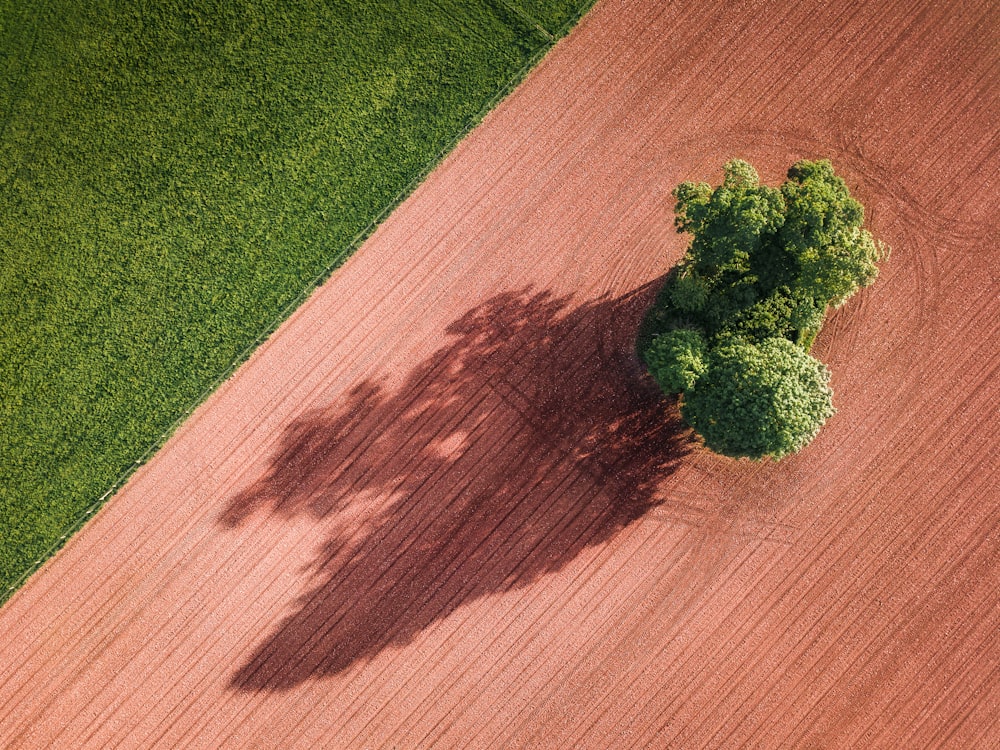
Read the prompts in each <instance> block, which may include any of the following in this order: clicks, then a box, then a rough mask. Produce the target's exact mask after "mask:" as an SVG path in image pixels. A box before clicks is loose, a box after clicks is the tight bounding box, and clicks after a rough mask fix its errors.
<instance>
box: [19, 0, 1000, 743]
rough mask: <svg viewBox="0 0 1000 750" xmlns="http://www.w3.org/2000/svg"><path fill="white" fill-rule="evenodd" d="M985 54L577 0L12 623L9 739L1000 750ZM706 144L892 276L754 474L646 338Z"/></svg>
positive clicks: (685, 8)
mask: <svg viewBox="0 0 1000 750" xmlns="http://www.w3.org/2000/svg"><path fill="white" fill-rule="evenodd" d="M528 5H530V4H528ZM557 20H558V19H557ZM997 28H1000V14H998V10H997V6H996V4H995V3H990V2H985V1H983V0H969V2H961V1H959V2H952V3H948V4H934V3H929V2H928V3H924V4H919V5H917V6H915V5H914V4H913V3H910V2H905V3H904V2H886V3H862V2H856V3H851V2H835V3H814V2H808V3H800V4H789V3H778V2H774V3H755V4H753V5H752V6H750V5H743V4H736V3H731V2H721V1H720V2H708V3H704V4H701V5H700V6H698V8H697V10H696V11H692V9H691V7H690V5H689V4H673V3H664V2H659V1H658V0H634V1H629V0H625V1H624V2H619V0H608V1H607V2H603V3H598V5H597V6H596V7H595V8H594V9H593V10H592V11H591V12H590V14H588V15H587V16H586V17H585V18H584V19H583V21H582V22H581V23H580V25H579V26H577V27H576V28H575V29H574V31H573V32H572V33H571V34H570V35H569V36H568V37H567V38H566V39H564V40H563V41H561V42H559V43H558V44H557V45H556V46H555V48H554V49H553V51H552V52H551V53H550V54H549V55H548V56H547V57H546V58H545V59H544V60H543V62H542V63H541V64H540V66H539V67H538V68H537V69H536V70H535V71H534V72H533V73H532V74H531V75H530V76H529V77H528V78H527V80H526V81H525V83H524V84H523V85H522V86H521V87H520V88H519V89H518V90H517V91H516V92H515V93H514V94H513V95H512V96H511V97H509V98H508V99H507V100H505V101H504V102H503V103H502V104H501V105H500V106H499V108H498V109H496V110H495V111H494V112H493V113H492V114H491V115H489V116H488V117H487V118H486V120H485V121H484V122H483V123H482V124H481V125H480V126H479V127H478V128H477V129H476V130H475V131H473V132H472V133H471V134H470V136H469V137H468V138H467V139H466V140H464V141H463V142H462V143H461V144H460V145H459V146H458V148H457V149H456V150H455V151H454V152H453V153H452V154H451V155H450V156H449V157H448V158H447V159H446V160H445V161H444V162H443V163H442V164H441V166H440V167H439V168H438V169H436V170H435V171H434V172H432V173H431V175H430V176H429V177H428V179H427V180H426V181H425V182H424V183H423V184H422V185H421V186H420V187H419V188H418V189H417V190H416V191H415V192H414V193H413V195H412V196H411V197H410V198H409V199H408V200H406V201H405V202H404V203H403V204H402V205H401V206H400V207H399V208H398V209H397V210H396V211H395V212H394V213H393V214H392V215H391V216H390V217H389V219H388V220H387V221H386V222H385V223H383V224H382V225H381V226H380V227H379V229H378V230H377V231H376V232H375V234H374V235H373V236H372V237H371V238H370V239H369V240H368V241H367V242H366V243H365V245H364V246H363V247H362V248H361V249H360V251H359V252H358V253H357V254H355V255H354V256H353V257H352V258H351V259H350V260H349V261H348V262H347V263H346V264H345V266H344V267H343V268H341V269H340V270H339V271H338V272H337V273H336V274H335V275H334V276H333V277H332V278H331V279H330V280H329V281H328V282H327V283H326V284H325V285H324V286H322V287H321V288H320V289H319V290H318V291H317V292H316V293H315V294H314V295H313V296H312V297H311V298H310V299H309V300H308V301H307V302H306V304H305V305H303V306H302V307H301V308H299V310H298V311H297V312H295V313H294V314H293V315H292V316H291V317H290V318H289V320H288V321H287V322H286V323H285V324H284V325H283V326H282V327H281V328H280V329H279V330H278V332H277V333H276V334H275V335H274V336H272V337H271V338H270V339H269V340H268V341H267V342H266V343H265V344H264V345H263V346H262V347H261V348H260V349H258V350H257V352H256V353H255V354H254V355H253V356H252V357H251V358H250V360H249V361H248V362H247V363H246V364H245V365H243V366H242V367H241V368H240V369H239V371H238V372H237V373H236V374H235V376H234V377H232V378H231V379H230V380H229V381H227V382H226V383H225V384H224V385H223V386H222V387H221V388H220V389H219V390H218V391H217V392H216V393H215V394H214V395H213V396H211V397H210V398H209V399H208V400H207V401H206V402H205V403H204V404H203V405H202V406H201V407H200V408H199V409H198V410H196V411H195V413H194V414H193V415H192V417H191V418H190V419H189V420H188V421H187V422H186V423H185V424H184V425H183V427H182V428H181V429H180V430H178V432H177V433H176V434H175V435H174V436H173V437H172V438H171V439H170V440H169V442H168V443H167V445H166V446H165V447H164V448H163V449H162V451H161V452H160V453H159V454H158V455H157V456H156V457H155V458H154V459H153V460H152V461H151V462H150V463H149V464H147V465H145V466H144V467H142V468H141V469H140V470H139V471H138V472H137V473H136V474H135V475H134V477H133V478H132V480H131V481H130V482H129V484H128V485H127V486H126V487H125V488H124V489H123V490H122V491H121V492H120V493H119V494H118V495H117V496H116V497H115V498H114V499H113V501H111V502H110V503H109V504H108V505H107V506H106V507H105V508H104V509H103V510H102V511H101V512H100V513H99V514H98V515H97V517H96V518H95V519H94V520H93V521H92V522H91V523H90V524H88V525H87V526H86V527H85V528H84V529H83V531H82V532H80V533H79V534H78V535H77V536H76V537H74V538H73V539H72V540H71V541H70V542H69V544H68V545H67V546H66V547H65V548H64V549H63V550H62V551H61V552H60V553H59V554H58V555H57V556H56V557H55V558H53V559H52V560H51V561H50V562H49V563H48V564H46V566H45V567H44V568H43V569H42V570H41V571H40V572H39V573H38V574H36V575H35V576H34V577H33V578H32V579H31V580H30V581H29V582H28V584H27V585H26V586H25V587H24V588H23V589H21V590H20V591H19V592H18V593H17V594H16V595H15V596H14V597H13V598H12V599H11V600H10V601H9V602H7V604H6V605H5V606H4V607H3V609H2V610H0V664H2V665H3V669H2V673H0V746H3V747H12V748H46V747H85V748H111V747H122V748H133V747H134V748H185V747H190V748H222V747H226V748H230V747H231V748H250V747H259V748H275V747H280V748H336V749H337V750H343V749H346V748H430V747H435V748H437V747H463V748H515V747H525V748H625V747H649V748H667V747H676V748H685V749H687V748H728V747H734V748H735V747H803V748H805V747H809V748H814V747H824V748H825V747H843V748H857V747H865V748H883V747H884V748H900V747H906V748H931V747H935V748H936V747H954V748H973V747H975V748H978V747H983V748H987V747H997V746H1000V723H998V720H997V717H998V716H1000V640H998V638H997V633H998V632H1000V597H998V595H997V583H998V580H1000V493H998V490H997V477H998V469H1000V466H998V463H1000V461H998V452H1000V449H998V445H997V441H996V435H997V434H998V433H1000V373H998V369H1000V355H998V352H1000V300H998V287H1000V277H998V270H997V269H998V268H1000V257H998V251H997V248H998V246H1000V245H998V240H1000V237H998V235H997V227H998V226H1000V212H998V208H997V202H996V196H995V180H996V165H997V163H1000V133H998V129H997V123H998V122H1000V88H998V84H997V81H998V80H1000V45H998V44H997V37H996V32H995V29H997ZM732 157H741V158H744V159H747V160H748V161H750V162H751V163H753V164H755V165H756V166H758V168H759V169H760V170H761V172H762V176H763V177H764V179H765V180H766V181H768V182H769V183H771V184H775V183H777V182H778V181H779V179H780V178H781V177H782V175H783V173H784V170H785V169H787V167H788V166H789V164H791V162H793V161H795V160H797V159H800V158H822V157H828V158H830V159H832V161H833V163H834V166H835V167H836V169H837V171H838V173H839V174H842V175H844V176H845V178H846V180H847V182H848V184H849V185H850V187H851V190H852V192H853V193H854V194H855V195H857V196H858V197H859V199H860V200H861V201H862V202H863V203H864V204H865V205H866V206H867V207H868V219H869V224H870V227H871V229H872V231H873V233H874V234H875V235H876V236H877V237H880V238H882V239H884V240H885V241H886V242H887V243H888V244H889V245H891V246H892V248H893V253H892V255H891V257H890V258H889V260H887V261H886V262H885V264H884V266H883V270H882V274H881V276H880V278H879V280H878V281H877V282H876V283H875V285H874V286H873V287H872V288H870V289H868V290H865V291H864V292H862V293H861V294H860V295H859V296H858V297H857V298H855V299H854V300H852V302H851V304H849V305H848V306H846V307H845V308H843V309H841V310H838V311H836V312H835V313H834V314H833V315H832V317H831V319H830V320H829V322H828V324H827V325H826V327H825V328H824V330H823V332H822V334H821V336H820V338H819V339H818V341H817V344H816V347H815V349H814V351H815V352H816V353H817V355H818V356H819V357H820V358H821V359H823V360H824V361H825V362H827V363H829V364H830V367H831V369H832V371H833V378H834V380H833V386H834V390H835V393H836V397H835V403H836V406H837V408H838V413H837V414H836V415H835V416H834V417H833V418H832V419H831V420H830V422H829V423H828V424H827V426H826V427H825V428H824V430H823V431H822V432H821V434H820V435H819V437H818V438H817V439H816V441H815V442H814V443H813V444H812V445H810V446H809V447H808V448H807V449H806V450H805V451H803V452H802V453H801V454H798V455H796V456H792V457H790V458H788V459H786V460H784V461H782V462H781V463H780V464H774V463H763V464H753V463H748V462H735V461H730V460H727V459H721V458H718V457H715V456H713V455H711V454H709V453H707V452H705V451H704V450H702V449H700V448H699V447H698V446H697V445H695V444H694V443H693V442H692V440H691V436H690V434H689V433H688V432H687V431H685V430H683V429H682V428H681V426H680V424H679V422H678V421H677V417H676V414H675V413H674V410H673V407H672V406H671V405H669V404H665V403H663V402H662V401H661V400H660V399H658V398H657V394H656V391H655V387H654V386H653V384H652V383H651V382H650V381H649V379H648V378H646V377H645V376H644V375H643V374H642V370H641V368H640V367H639V364H638V362H637V361H636V358H635V355H634V351H633V340H634V335H635V333H636V329H637V327H638V324H639V321H640V319H641V317H642V314H643V312H644V310H645V308H646V307H647V306H648V305H649V304H650V302H651V301H652V299H653V297H654V296H655V294H656V292H657V289H658V288H659V283H660V280H661V279H662V274H663V273H664V272H665V270H666V269H667V268H669V267H670V266H671V265H672V264H673V263H674V262H675V261H676V260H677V258H678V257H679V256H680V254H681V253H682V251H683V246H682V242H683V238H681V237H680V236H678V235H676V234H675V233H674V231H673V228H672V226H671V219H672V213H671V199H670V191H671V189H672V188H673V186H674V185H676V184H677V183H678V182H680V181H681V180H684V179H701V180H707V181H713V180H717V178H718V176H719V174H720V168H721V165H722V164H723V162H725V161H726V160H727V159H729V158H732Z"/></svg>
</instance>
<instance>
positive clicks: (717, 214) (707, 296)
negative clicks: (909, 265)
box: [641, 159, 887, 459]
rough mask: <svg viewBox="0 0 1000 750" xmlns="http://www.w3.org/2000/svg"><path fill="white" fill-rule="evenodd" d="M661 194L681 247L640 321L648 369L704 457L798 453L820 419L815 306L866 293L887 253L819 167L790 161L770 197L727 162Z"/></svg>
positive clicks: (745, 168) (824, 399)
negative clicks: (717, 179)
mask: <svg viewBox="0 0 1000 750" xmlns="http://www.w3.org/2000/svg"><path fill="white" fill-rule="evenodd" d="M674 198H675V199H676V201H677V202H676V205H675V207H674V209H675V212H676V219H675V224H676V226H677V230H678V231H679V232H686V233H688V234H690V235H691V244H690V246H689V247H688V250H687V252H686V253H685V255H684V258H683V259H682V260H681V262H680V263H679V264H678V266H677V268H676V269H675V272H674V273H672V274H670V275H669V277H668V280H667V282H666V284H665V285H664V289H663V291H662V292H661V293H660V295H659V297H658V298H657V301H656V303H655V305H654V306H653V309H652V310H651V311H650V313H649V314H648V315H647V318H646V321H645V322H644V324H643V328H642V332H641V341H642V344H641V348H642V355H643V358H644V359H645V361H646V364H647V365H648V367H649V372H650V374H651V375H652V376H653V378H654V379H655V380H656V382H657V383H658V384H659V386H660V388H661V389H662V390H663V391H664V392H666V393H669V394H680V395H681V414H682V415H683V416H684V418H685V419H686V420H687V421H688V423H689V424H690V425H691V426H692V427H694V429H695V430H696V431H697V432H698V433H699V434H700V435H701V436H702V438H703V439H704V441H705V445H707V446H708V447H709V448H711V449H712V450H715V451H717V452H719V453H723V454H725V455H727V456H748V457H750V458H755V459H760V458H763V457H764V456H772V457H774V458H781V457H782V456H785V455H788V454H789V453H792V452H794V451H797V450H799V449H800V448H802V447H804V446H805V445H806V444H808V443H809V441H811V440H812V439H813V437H814V436H815V435H816V433H817V431H818V430H819V428H820V426H821V425H822V424H823V423H824V421H825V420H826V419H827V418H828V417H829V416H830V415H831V414H832V413H833V406H832V393H831V391H830V387H829V373H828V372H827V370H826V368H825V367H824V366H823V364H822V363H820V362H818V361H817V360H815V359H813V358H812V357H810V356H809V354H808V352H809V349H810V348H811V347H812V344H813V341H814V340H815V338H816V336H817V334H818V333H819V331H820V328H821V327H822V325H823V320H824V318H825V317H826V311H827V308H828V307H829V306H831V305H834V306H837V305H841V304H843V303H844V301H845V300H847V299H848V298H849V297H850V296H851V295H852V294H854V293H855V292H856V291H857V290H858V289H860V288H861V287H863V286H867V285H868V284H871V283H872V281H874V279H875V276H876V275H877V273H878V267H877V265H876V264H877V262H878V261H879V260H880V259H881V258H882V257H884V255H885V253H886V252H887V250H886V248H884V246H882V245H881V244H880V243H878V242H876V241H875V240H874V239H873V238H872V236H871V234H870V233H869V232H868V231H866V230H865V229H864V228H863V227H862V223H863V222H864V209H863V208H862V206H861V204H860V203H858V201H856V200H855V199H854V198H852V197H851V195H850V191H849V190H848V189H847V184H846V183H845V182H844V181H843V180H842V179H841V178H840V177H838V176H837V175H836V174H834V172H833V167H832V165H831V164H830V162H829V161H827V160H820V161H799V162H796V163H795V164H794V165H792V167H791V169H789V170H788V179H787V180H786V181H785V182H784V184H782V186H781V188H780V189H777V188H771V187H767V186H765V185H761V184H760V179H759V177H758V175H757V172H756V171H755V170H754V168H753V167H752V166H750V165H749V164H747V163H746V162H745V161H741V160H739V159H734V160H732V161H730V162H728V163H727V164H726V165H725V167H724V168H723V180H722V184H721V185H719V186H718V187H715V188H713V187H712V186H711V185H709V184H707V183H704V182H682V183H681V184H680V185H678V186H677V188H676V190H674Z"/></svg>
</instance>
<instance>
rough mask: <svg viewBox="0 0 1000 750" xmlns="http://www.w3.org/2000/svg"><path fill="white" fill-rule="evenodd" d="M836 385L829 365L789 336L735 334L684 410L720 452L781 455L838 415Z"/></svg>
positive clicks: (715, 355) (711, 359)
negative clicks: (753, 339) (756, 339)
mask: <svg viewBox="0 0 1000 750" xmlns="http://www.w3.org/2000/svg"><path fill="white" fill-rule="evenodd" d="M668 335H669V334H668ZM829 382H830V373H829V371H828V370H827V369H826V366H825V365H824V364H823V363H822V362H820V361H819V360H817V359H815V358H814V357H811V356H809V355H808V354H806V352H804V351H803V350H802V349H801V348H800V347H799V346H797V345H796V344H793V343H792V342H790V341H788V339H782V338H770V339H765V340H764V341H763V342H761V343H760V344H751V343H749V342H748V341H746V340H745V339H734V340H732V341H731V342H730V343H726V344H723V345H722V346H719V347H717V348H716V349H713V350H712V351H711V352H710V353H709V355H708V362H707V363H706V366H705V370H704V373H703V374H702V375H701V377H699V378H697V379H696V380H695V383H694V385H693V386H692V387H688V388H687V389H686V390H685V396H684V403H683V404H682V406H681V414H682V415H683V416H684V419H685V420H687V422H688V424H690V425H691V426H692V427H693V428H694V429H695V430H697V431H698V433H699V434H700V435H701V437H702V438H703V439H704V441H705V445H706V446H707V447H708V448H710V449H712V450H713V451H715V452H717V453H721V454H723V455H726V456H733V457H740V456H747V457H749V458H754V459H760V458H763V457H764V456H772V457H774V458H782V457H783V456H786V455H788V454H789V453H794V452H796V451H798V450H800V449H801V448H803V447H805V446H806V445H808V444H809V442H810V441H811V440H812V439H813V438H814V437H816V434H817V433H818V432H819V429H820V427H822V426H823V423H824V422H825V421H826V419H827V418H828V417H829V416H831V415H832V414H833V391H831V390H830V386H829Z"/></svg>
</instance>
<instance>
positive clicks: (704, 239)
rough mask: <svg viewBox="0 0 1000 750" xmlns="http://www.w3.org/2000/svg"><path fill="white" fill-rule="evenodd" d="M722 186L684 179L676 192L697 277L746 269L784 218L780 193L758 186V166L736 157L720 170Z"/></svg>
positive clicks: (679, 223) (678, 221) (678, 223)
mask: <svg viewBox="0 0 1000 750" xmlns="http://www.w3.org/2000/svg"><path fill="white" fill-rule="evenodd" d="M723 171H724V175H725V176H724V178H723V181H722V185H720V186H719V187H718V188H716V189H715V190H712V189H711V187H709V186H708V185H707V184H705V183H703V182H702V183H693V182H683V183H681V184H680V185H678V186H677V189H676V190H675V191H674V197H675V198H676V199H677V205H676V207H675V210H676V214H677V218H676V220H675V223H676V226H677V228H678V230H679V231H682V232H690V233H691V234H692V235H694V239H693V241H692V243H691V249H690V251H689V253H688V259H689V261H690V264H691V266H692V268H693V270H694V271H696V272H697V273H698V274H699V275H700V276H706V277H712V276H714V275H715V274H716V273H718V272H719V271H723V270H726V269H735V270H740V271H746V270H748V268H749V262H750V256H751V255H753V254H754V253H755V252H756V250H758V249H759V247H760V245H761V243H762V241H763V240H764V238H765V237H767V236H768V235H769V234H772V233H773V232H775V231H776V230H777V229H778V227H780V226H781V224H782V222H783V221H784V208H785V206H784V201H783V199H782V195H781V191H779V190H776V189H774V188H770V187H767V186H766V185H761V184H760V178H759V177H758V175H757V170H755V169H754V168H753V167H752V166H750V165H749V164H747V163H746V162H745V161H742V160H740V159H733V160H732V161H730V162H728V163H727V164H726V166H725V167H724V168H723Z"/></svg>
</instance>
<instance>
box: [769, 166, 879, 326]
mask: <svg viewBox="0 0 1000 750" xmlns="http://www.w3.org/2000/svg"><path fill="white" fill-rule="evenodd" d="M781 194H782V195H783V196H784V199H785V205H786V207H787V209H786V214H785V221H784V224H783V225H782V227H781V230H780V233H779V242H780V244H781V246H782V247H783V248H784V249H785V251H786V252H787V253H788V255H789V256H790V257H791V258H792V259H793V261H794V263H795V265H796V268H797V271H798V275H797V278H796V280H795V285H794V286H795V288H796V289H797V290H798V291H799V292H801V293H802V294H803V295H805V296H809V297H812V298H813V299H814V300H816V302H818V303H820V304H822V305H823V306H824V307H825V306H826V305H830V304H832V305H834V306H839V305H842V304H843V303H844V302H845V301H846V300H847V299H848V297H850V296H851V295H853V294H854V293H855V292H856V291H857V290H858V289H859V288H861V287H863V286H868V285H869V284H871V283H872V282H873V281H874V280H875V277H876V275H877V274H878V266H877V265H876V263H877V261H878V260H879V259H880V257H881V254H882V248H881V247H879V246H878V245H877V244H876V243H875V240H874V239H873V238H872V236H871V234H870V233H869V232H868V231H866V230H865V229H862V228H861V224H862V222H863V221H864V218H865V210H864V208H863V207H862V205H861V204H860V203H858V201H856V200H855V199H854V198H852V197H851V194H850V191H849V190H848V189H847V184H846V183H845V182H844V181H843V179H841V178H840V177H838V176H837V175H835V174H834V173H833V166H832V165H831V164H830V162H829V161H828V160H825V159H824V160H822V161H800V162H798V163H796V164H795V165H794V166H792V168H791V169H789V170H788V180H787V181H786V182H785V184H784V185H782V186H781Z"/></svg>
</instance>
